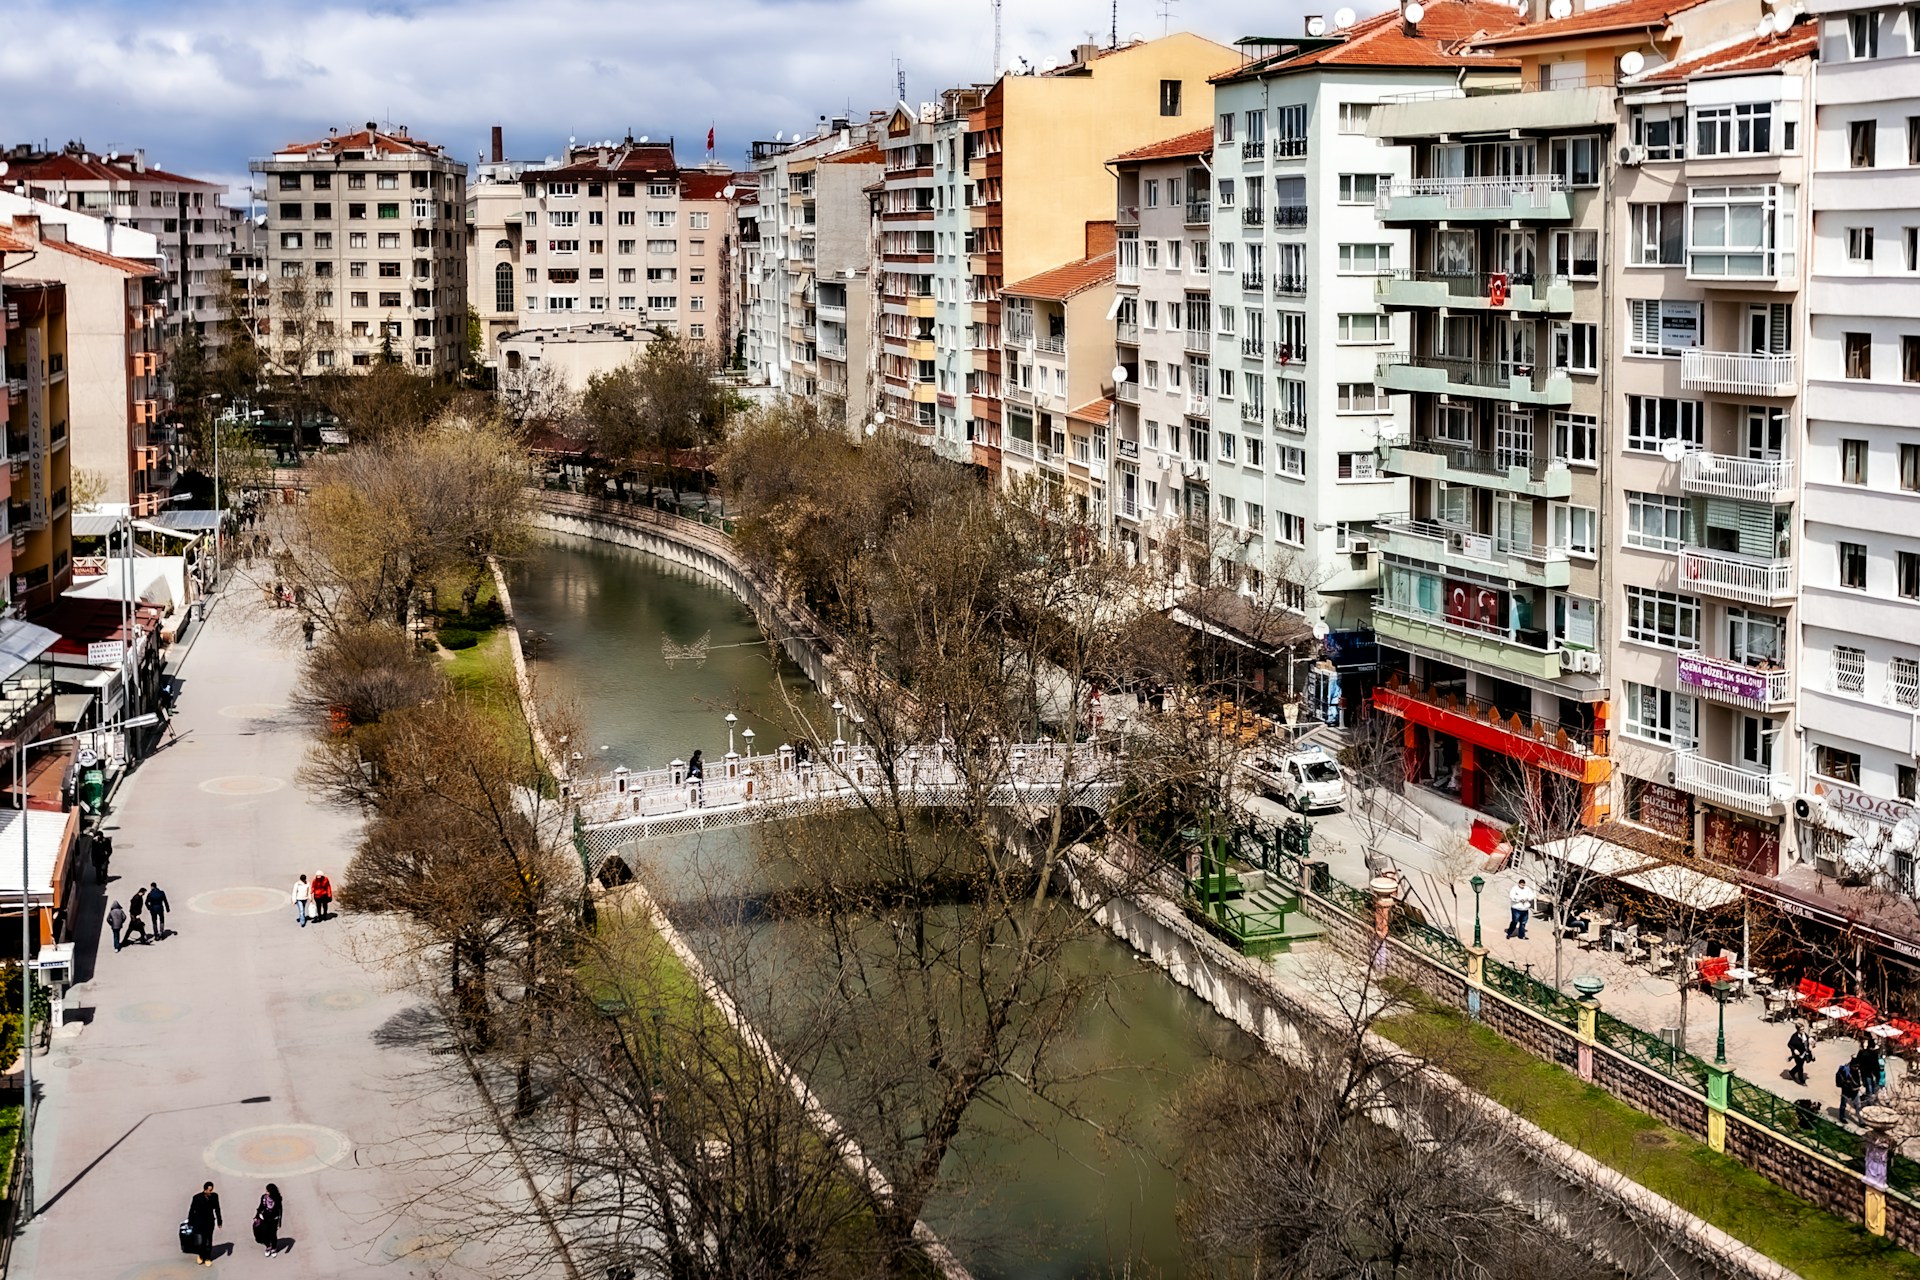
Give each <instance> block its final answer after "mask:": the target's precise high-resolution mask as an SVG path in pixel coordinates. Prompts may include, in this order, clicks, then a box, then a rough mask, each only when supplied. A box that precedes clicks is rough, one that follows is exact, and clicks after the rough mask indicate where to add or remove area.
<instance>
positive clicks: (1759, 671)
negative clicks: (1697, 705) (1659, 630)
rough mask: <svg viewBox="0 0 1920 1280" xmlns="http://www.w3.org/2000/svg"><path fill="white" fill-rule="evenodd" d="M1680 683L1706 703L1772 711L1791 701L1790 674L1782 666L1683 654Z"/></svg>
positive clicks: (1791, 680) (1679, 670)
mask: <svg viewBox="0 0 1920 1280" xmlns="http://www.w3.org/2000/svg"><path fill="white" fill-rule="evenodd" d="M1678 673H1679V678H1680V683H1681V684H1682V685H1684V686H1686V688H1687V689H1688V690H1689V691H1690V692H1693V693H1697V694H1699V695H1700V696H1701V697H1703V698H1705V699H1707V700H1708V701H1709V702H1718V703H1722V704H1723V705H1726V706H1729V707H1745V708H1747V709H1748V710H1749V711H1775V710H1780V709H1783V708H1785V707H1787V706H1788V705H1789V704H1791V703H1792V702H1793V673H1792V672H1791V671H1789V670H1787V669H1786V668H1784V667H1775V666H1768V667H1754V666H1748V665H1747V664H1745V663H1741V662H1728V661H1726V660H1725V659H1722V658H1709V657H1707V656H1706V655H1705V654H1703V653H1683V654H1681V655H1680V658H1679V662H1678Z"/></svg>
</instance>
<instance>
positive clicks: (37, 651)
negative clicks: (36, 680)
mask: <svg viewBox="0 0 1920 1280" xmlns="http://www.w3.org/2000/svg"><path fill="white" fill-rule="evenodd" d="M59 642H60V633H59V632H57V631H49V630H48V629H47V628H45V627H42V626H37V625H35V624H34V623H31V622H24V621H22V620H20V619H19V618H9V619H7V620H6V621H4V622H0V680H11V679H12V678H13V677H14V676H16V675H18V674H19V673H20V671H21V669H22V668H24V667H25V666H26V665H27V664H28V663H29V662H32V661H33V660H34V659H36V658H38V657H39V656H40V655H41V654H43V653H45V652H46V651H47V650H49V649H51V648H53V646H54V645H56V644H58V643H59Z"/></svg>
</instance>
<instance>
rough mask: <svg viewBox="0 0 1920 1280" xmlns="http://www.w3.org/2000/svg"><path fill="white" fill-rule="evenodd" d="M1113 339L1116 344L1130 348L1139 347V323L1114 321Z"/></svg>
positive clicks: (1134, 321) (1136, 321) (1135, 321)
mask: <svg viewBox="0 0 1920 1280" xmlns="http://www.w3.org/2000/svg"><path fill="white" fill-rule="evenodd" d="M1113 337H1114V341H1116V342H1124V343H1126V344H1127V345H1128V346H1130V347H1137V346H1139V345H1140V322H1139V321H1138V320H1116V321H1114V322H1113Z"/></svg>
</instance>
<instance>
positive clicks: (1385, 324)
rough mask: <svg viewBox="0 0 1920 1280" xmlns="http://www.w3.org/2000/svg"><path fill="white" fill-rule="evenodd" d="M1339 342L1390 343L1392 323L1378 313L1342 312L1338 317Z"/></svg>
mask: <svg viewBox="0 0 1920 1280" xmlns="http://www.w3.org/2000/svg"><path fill="white" fill-rule="evenodd" d="M1340 341H1342V342H1352V343H1379V342H1392V341H1393V321H1392V320H1391V319H1390V318H1388V317H1387V316H1385V315H1382V314H1381V313H1380V312H1378V311H1353V312H1343V313H1342V314H1341V316H1340Z"/></svg>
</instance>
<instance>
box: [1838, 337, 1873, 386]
mask: <svg viewBox="0 0 1920 1280" xmlns="http://www.w3.org/2000/svg"><path fill="white" fill-rule="evenodd" d="M1844 347H1845V350H1846V353H1847V372H1846V376H1847V377H1849V378H1871V377H1872V376H1873V335H1872V334H1867V333H1849V334H1846V335H1845V336H1844Z"/></svg>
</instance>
